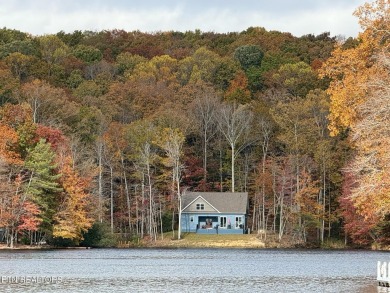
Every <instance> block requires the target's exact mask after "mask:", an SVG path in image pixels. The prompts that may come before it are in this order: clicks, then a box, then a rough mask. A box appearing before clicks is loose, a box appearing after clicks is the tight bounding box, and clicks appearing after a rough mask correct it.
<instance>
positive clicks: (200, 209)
mask: <svg viewBox="0 0 390 293" xmlns="http://www.w3.org/2000/svg"><path fill="white" fill-rule="evenodd" d="M196 209H197V210H199V211H203V210H204V203H197V204H196Z"/></svg>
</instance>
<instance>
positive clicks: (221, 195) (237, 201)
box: [181, 192, 248, 214]
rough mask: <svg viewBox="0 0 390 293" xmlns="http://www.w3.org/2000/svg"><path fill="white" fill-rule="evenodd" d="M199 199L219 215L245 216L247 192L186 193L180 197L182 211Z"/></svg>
mask: <svg viewBox="0 0 390 293" xmlns="http://www.w3.org/2000/svg"><path fill="white" fill-rule="evenodd" d="M200 197H201V198H203V199H204V200H205V201H207V202H208V203H209V204H210V205H211V206H212V207H214V208H215V209H216V211H217V212H219V213H239V214H246V211H247V205H248V193H247V192H186V193H185V194H183V195H182V204H181V206H182V211H184V210H185V209H186V208H187V207H188V206H189V205H191V204H192V203H193V202H195V201H196V200H197V199H198V198H200Z"/></svg>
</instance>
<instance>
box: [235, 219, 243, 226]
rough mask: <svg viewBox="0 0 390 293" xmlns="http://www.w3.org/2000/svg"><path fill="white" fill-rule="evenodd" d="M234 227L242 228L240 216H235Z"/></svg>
mask: <svg viewBox="0 0 390 293" xmlns="http://www.w3.org/2000/svg"><path fill="white" fill-rule="evenodd" d="M236 228H242V217H236Z"/></svg>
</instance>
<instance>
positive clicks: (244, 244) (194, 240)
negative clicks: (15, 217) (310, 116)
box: [0, 233, 390, 251]
mask: <svg viewBox="0 0 390 293" xmlns="http://www.w3.org/2000/svg"><path fill="white" fill-rule="evenodd" d="M163 236H164V237H163V238H162V239H161V238H159V239H157V240H156V241H153V240H151V239H148V238H145V239H142V240H139V241H137V242H134V241H118V243H117V245H116V246H115V247H81V246H73V247H59V246H51V245H40V246H30V245H21V244H16V245H15V246H14V247H13V248H11V247H7V245H6V244H4V243H2V244H0V251H1V250H13V251H14V250H16V251H17V250H51V249H53V250H54V249H91V248H93V249H95V248H96V249H99V248H118V249H123V248H172V249H180V248H193V249H202V248H216V249H312V250H317V249H323V250H351V249H352V250H359V249H362V250H372V251H375V250H378V251H389V250H390V247H388V246H387V247H383V246H379V245H372V246H371V247H362V248H358V247H351V246H348V245H345V244H344V243H342V242H341V241H337V240H336V241H335V240H333V241H328V242H326V243H324V244H323V245H310V244H304V243H294V242H292V241H289V239H283V241H282V242H278V241H276V239H275V238H274V237H272V235H268V236H267V238H265V237H264V236H263V237H262V236H261V235H259V234H242V235H213V234H210V235H199V234H195V233H188V234H183V235H182V239H180V240H179V239H173V237H174V236H173V235H172V233H164V235H163ZM175 236H176V237H177V234H175ZM160 237H161V236H160Z"/></svg>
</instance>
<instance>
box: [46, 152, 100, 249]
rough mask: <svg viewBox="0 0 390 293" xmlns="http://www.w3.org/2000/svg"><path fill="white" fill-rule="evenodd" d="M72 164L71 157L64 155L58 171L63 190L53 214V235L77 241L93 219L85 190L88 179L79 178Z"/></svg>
mask: <svg viewBox="0 0 390 293" xmlns="http://www.w3.org/2000/svg"><path fill="white" fill-rule="evenodd" d="M72 166H73V163H72V159H71V158H70V157H65V159H64V162H63V165H62V166H61V171H60V172H61V174H62V177H61V183H62V188H63V190H64V192H63V194H62V201H61V202H60V205H59V209H58V211H57V213H56V215H55V216H54V220H55V224H54V227H53V236H54V237H56V238H58V237H61V238H66V239H71V240H74V241H75V242H78V241H80V240H82V239H83V232H86V231H87V230H88V229H89V228H90V227H91V225H92V222H93V219H92V218H91V217H89V213H88V202H89V200H88V199H89V196H90V195H89V194H88V193H87V191H86V189H87V186H88V181H87V180H86V179H85V178H81V177H80V176H79V175H78V174H77V172H76V171H75V170H74V169H73V168H72Z"/></svg>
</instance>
